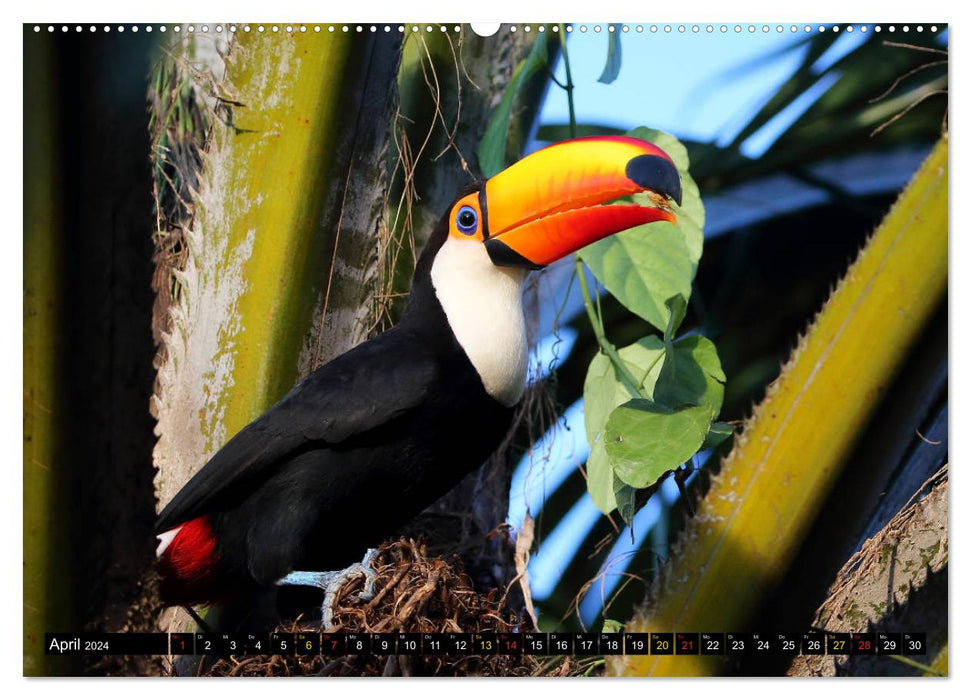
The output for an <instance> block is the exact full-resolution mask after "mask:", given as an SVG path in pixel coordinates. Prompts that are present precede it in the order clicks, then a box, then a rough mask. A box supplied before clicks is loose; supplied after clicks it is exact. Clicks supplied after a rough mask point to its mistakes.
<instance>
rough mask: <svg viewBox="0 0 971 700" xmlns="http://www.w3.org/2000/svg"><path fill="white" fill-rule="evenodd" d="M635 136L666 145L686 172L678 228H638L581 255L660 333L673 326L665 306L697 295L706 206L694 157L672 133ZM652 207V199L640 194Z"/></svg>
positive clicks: (660, 225)
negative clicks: (691, 165) (691, 166)
mask: <svg viewBox="0 0 971 700" xmlns="http://www.w3.org/2000/svg"><path fill="white" fill-rule="evenodd" d="M628 133H629V134H630V135H631V136H634V137H636V138H640V139H643V140H645V141H650V142H652V143H655V144H657V145H658V146H660V147H661V148H662V149H664V151H665V152H666V153H667V154H668V155H670V156H671V159H672V160H673V161H674V163H675V164H676V165H677V166H678V170H679V172H680V173H681V188H682V206H680V207H678V206H677V205H675V204H673V203H672V207H673V209H674V211H675V213H676V214H677V216H678V223H677V224H670V223H667V222H655V223H651V224H646V225H644V226H638V227H636V228H632V229H629V230H627V231H624V232H622V233H619V234H617V235H614V236H610V237H609V238H605V239H603V240H601V241H598V242H597V243H594V244H592V245H589V246H587V247H586V248H584V249H583V250H581V251H580V253H579V255H580V257H581V258H583V261H584V262H585V263H586V264H587V265H588V266H589V267H590V269H591V271H592V272H593V274H594V275H595V276H596V278H597V279H598V280H600V282H601V283H602V284H603V285H604V287H606V288H607V291H609V292H610V293H611V294H612V295H613V296H614V297H616V298H617V300H618V301H619V302H620V303H621V304H623V305H624V306H626V307H627V308H628V309H630V310H631V311H632V312H634V313H635V314H637V315H638V316H640V317H641V318H643V319H644V320H646V321H647V322H648V323H650V324H651V325H653V326H654V327H655V328H657V329H658V330H659V331H662V332H663V331H664V330H665V329H666V328H667V326H668V320H669V317H670V312H669V311H668V309H667V307H666V306H665V302H666V301H667V300H668V299H670V298H671V297H673V296H675V295H677V294H680V295H681V296H683V297H684V298H685V299H688V298H690V296H691V283H692V281H693V280H694V277H695V273H696V272H697V270H698V260H699V259H700V258H701V248H702V243H703V234H702V227H703V226H704V222H705V212H704V207H703V205H702V203H701V196H700V195H699V193H698V187H697V185H695V183H694V180H692V179H691V176H690V175H689V174H688V154H687V151H686V150H685V148H684V146H682V145H681V144H680V143H679V142H678V141H677V139H675V138H674V137H673V136H671V135H669V134H665V133H664V132H661V131H656V130H654V129H647V128H644V127H640V128H637V129H634V130H633V131H630V132H628ZM633 199H634V200H635V201H639V202H642V203H644V204H648V203H649V200H648V198H647V195H634V197H633Z"/></svg>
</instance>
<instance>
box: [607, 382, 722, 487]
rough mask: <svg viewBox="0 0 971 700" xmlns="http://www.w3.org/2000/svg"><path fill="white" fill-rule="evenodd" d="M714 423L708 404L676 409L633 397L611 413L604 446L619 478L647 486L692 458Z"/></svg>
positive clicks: (625, 481)
mask: <svg viewBox="0 0 971 700" xmlns="http://www.w3.org/2000/svg"><path fill="white" fill-rule="evenodd" d="M710 425H711V409H710V408H708V407H707V406H689V407H686V408H682V409H678V410H675V409H671V408H668V407H667V406H663V405H661V404H658V403H654V402H653V401H648V400H647V399H631V400H630V401H628V402H627V403H625V404H623V405H622V406H619V407H617V408H616V409H615V410H614V412H613V413H611V414H610V418H609V419H608V420H607V428H606V430H605V431H604V448H605V449H606V452H607V456H608V457H609V459H610V464H611V466H612V467H613V469H614V473H615V474H616V475H617V477H618V478H620V479H621V480H622V481H623V482H624V483H626V484H629V485H630V486H633V487H634V488H645V487H647V486H650V485H651V484H653V483H654V482H656V481H657V480H658V479H660V478H661V476H662V475H663V474H664V473H665V472H666V471H668V470H671V469H676V468H677V467H678V466H680V465H681V464H683V463H684V462H686V461H688V460H689V459H690V458H691V456H692V455H693V454H694V453H695V452H697V451H698V448H700V447H701V445H702V443H704V441H705V436H706V435H707V434H708V427H709V426H710Z"/></svg>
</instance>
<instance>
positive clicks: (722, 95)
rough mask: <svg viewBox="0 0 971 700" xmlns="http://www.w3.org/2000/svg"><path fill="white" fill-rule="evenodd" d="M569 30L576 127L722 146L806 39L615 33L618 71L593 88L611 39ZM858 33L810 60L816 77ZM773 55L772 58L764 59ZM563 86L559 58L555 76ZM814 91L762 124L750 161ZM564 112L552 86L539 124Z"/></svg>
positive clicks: (786, 34) (565, 117)
mask: <svg viewBox="0 0 971 700" xmlns="http://www.w3.org/2000/svg"><path fill="white" fill-rule="evenodd" d="M601 26H602V27H604V29H602V30H601V32H600V33H595V32H593V31H592V30H590V29H588V31H587V32H585V33H584V32H580V31H578V30H576V29H575V30H574V31H573V32H571V33H570V38H569V39H568V44H567V48H568V51H569V54H570V66H571V70H572V73H573V82H574V84H575V88H574V104H575V107H576V113H577V120H578V122H581V123H583V122H587V123H599V124H605V125H608V126H618V127H623V128H632V127H635V126H642V125H643V126H650V127H653V128H658V129H662V130H664V131H668V132H670V133H673V134H675V135H676V136H678V137H680V138H684V139H690V140H697V141H718V142H719V143H725V142H727V141H730V140H731V138H732V137H733V136H734V135H735V134H736V133H738V130H739V129H740V128H741V127H742V125H743V124H744V123H745V122H746V121H747V120H748V119H749V118H750V117H751V116H752V115H753V114H754V113H755V111H756V110H757V109H758V108H759V107H761V106H762V104H763V102H764V100H765V99H766V98H767V97H768V96H769V95H771V94H772V92H773V91H774V90H775V89H776V88H777V87H779V85H781V84H782V82H783V81H784V80H785V79H786V78H787V77H788V76H789V75H790V74H791V73H792V71H793V69H794V68H795V67H796V66H797V65H798V64H799V62H800V60H801V59H802V56H803V47H798V48H796V49H794V50H791V51H785V49H786V48H789V47H793V46H794V45H795V44H796V43H797V42H798V41H799V40H800V39H802V38H803V37H804V36H805V35H804V33H803V32H802V31H799V32H796V33H795V34H794V33H792V32H790V31H789V29H788V27H787V28H786V30H785V31H783V32H781V33H779V32H777V31H776V29H775V27H776V25H772V26H771V27H770V31H769V32H763V31H762V29H761V25H759V26H758V27H757V30H756V32H754V33H749V32H748V26H747V25H746V26H744V27H742V31H741V32H739V33H736V32H735V31H734V25H730V26H729V31H728V32H726V33H724V34H723V33H722V32H721V31H720V26H721V25H713V31H712V33H711V34H709V33H707V32H706V31H705V27H704V26H703V27H701V29H700V31H699V32H698V33H693V32H691V31H690V29H689V28H686V31H685V32H684V33H680V32H678V31H677V28H676V27H675V28H673V29H672V31H671V32H669V33H666V32H664V31H663V28H662V27H658V28H657V29H658V30H657V32H655V33H651V32H650V29H649V27H648V26H646V25H645V27H644V31H643V32H642V33H637V32H636V31H634V30H633V29H631V30H630V31H628V32H626V33H623V34H622V35H621V50H622V56H623V58H622V66H621V70H620V75H619V77H618V78H617V80H616V81H614V82H613V83H611V84H610V85H605V84H603V83H599V82H597V78H598V77H600V73H601V71H602V70H603V67H604V62H605V60H606V56H607V46H608V41H609V39H608V33H607V31H606V29H605V27H606V25H601ZM863 38H864V35H862V34H860V33H859V32H856V33H852V34H847V33H844V34H843V35H842V36H841V37H840V38H839V39H838V40H837V41H836V43H835V44H834V45H833V47H832V48H831V49H830V50H829V51H828V52H827V53H826V54H824V55H823V56H822V57H820V59H819V60H818V61H817V63H816V65H815V66H814V68H816V69H817V70H823V69H824V68H825V67H826V66H828V65H831V64H832V63H833V62H834V61H836V60H837V59H838V58H839V57H840V56H842V55H844V54H845V53H846V52H847V51H849V50H850V49H851V48H852V47H853V46H855V45H857V44H858V43H859V42H860V41H861V40H862V39H863ZM773 53H775V54H776V56H775V58H774V59H772V60H765V57H766V56H769V55H770V54H773ZM555 73H556V76H557V78H558V79H559V80H560V81H561V82H564V81H565V76H566V74H565V70H564V66H563V62H562V60H561V61H560V62H559V65H558V66H557V69H556V71H555ZM826 87H828V84H821V85H819V86H818V87H817V89H816V90H815V91H813V92H812V93H811V94H809V95H808V96H807V98H806V99H804V100H802V101H800V102H799V103H797V104H795V105H793V106H792V108H791V109H790V110H787V112H786V113H785V114H783V115H780V118H779V119H778V120H775V121H774V122H772V123H770V124H768V125H766V127H765V128H764V129H763V130H762V131H761V132H760V133H758V134H755V135H754V136H753V137H751V138H750V139H749V140H748V141H746V143H745V144H744V146H743V152H745V153H746V154H747V155H751V156H758V155H760V154H761V153H762V152H763V151H764V150H765V149H766V148H767V147H768V146H769V145H771V143H772V141H774V140H775V138H776V137H778V135H779V134H780V133H781V131H782V130H784V129H785V127H787V126H788V125H789V124H791V123H792V121H793V120H795V119H796V117H798V116H799V115H800V114H801V113H802V112H804V111H805V110H806V109H808V108H809V106H810V105H811V104H812V102H813V101H814V100H815V99H817V98H818V97H819V95H820V94H822V93H823V92H824V91H825V88H826ZM568 121H569V111H568V106H567V98H566V92H565V91H563V90H561V89H559V88H557V87H556V86H553V87H551V89H550V92H549V95H548V96H547V100H546V103H545V104H544V106H543V109H542V111H541V114H540V123H543V124H549V123H567V122H568Z"/></svg>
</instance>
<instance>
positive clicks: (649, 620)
mask: <svg viewBox="0 0 971 700" xmlns="http://www.w3.org/2000/svg"><path fill="white" fill-rule="evenodd" d="M28 11H29V8H28ZM786 12H787V10H786V8H785V7H776V8H774V9H773V11H772V12H771V18H775V19H776V20H779V19H784V18H785V15H786ZM199 14H200V15H204V14H206V13H205V12H200V13H199ZM397 14H399V15H401V16H402V17H403V16H405V15H407V14H408V12H406V11H404V10H402V11H401V12H399V13H397ZM598 14H609V13H606V12H600V13H598ZM718 14H719V16H724V15H725V14H726V13H725V12H719V13H718ZM729 14H730V13H729ZM444 18H447V17H443V19H444ZM224 19H227V20H228V19H230V17H229V16H226V17H224ZM239 19H240V20H242V19H245V17H240V18H239ZM391 19H393V17H391ZM561 19H562V18H561ZM567 19H568V18H567ZM614 19H624V17H623V16H617V17H615V18H614ZM713 19H715V18H714V17H713ZM858 19H866V17H858ZM928 19H931V20H934V19H946V18H945V17H929V18H928ZM22 34H23V36H22V39H23V71H24V75H23V77H24V80H23V90H24V93H23V185H24V188H23V189H24V197H23V250H24V255H23V324H24V325H23V330H24V332H23V351H24V352H23V387H24V404H23V425H24V428H23V528H24V533H23V550H24V551H23V567H24V568H23V576H24V579H23V581H24V583H23V610H24V613H23V649H24V656H23V674H24V675H25V676H65V675H83V676H155V677H164V678H168V677H173V676H192V677H196V676H217V677H224V676H245V677H270V676H272V677H278V676H315V677H349V676H354V677H399V678H401V677H407V678H413V677H429V676H434V677H456V676H462V677H467V676H478V677H482V676H488V677H561V678H563V677H565V678H581V677H601V676H627V677H647V676H676V677H709V676H723V677H724V676H732V677H737V676H747V677H752V676H757V677H767V676H768V677H808V676H853V677H864V676H947V675H948V663H947V659H948V638H949V636H948V616H949V611H948V571H949V569H948V542H949V538H948V535H949V530H948V522H949V519H948V518H949V513H948V503H949V500H948V467H949V457H948V444H949V443H948V440H949V433H948V409H949V403H948V402H949V398H948V397H949V394H948V381H949V371H948V367H949V365H948V343H949V320H948V283H949V277H948V250H949V237H948V221H949V219H948V211H949V200H948V192H949V187H948V183H949V181H948V165H949V111H948V105H949V101H950V93H949V29H948V24H947V23H946V22H933V21H930V22H911V23H896V24H895V23H886V22H853V23H818V22H817V23H810V24H807V23H806V22H792V21H789V22H786V21H781V22H780V21H773V22H769V23H767V22H752V21H746V22H744V23H727V22H722V21H718V22H716V21H711V22H684V23H678V22H673V23H672V22H650V21H646V22H645V21H642V22H631V23H625V22H622V21H621V22H586V23H584V22H543V23H496V24H468V23H463V22H448V23H442V22H425V23H399V22H390V23H383V22H381V23H379V22H364V23H353V22H350V23H347V22H340V23H327V22H289V23H272V22H265V23H260V22H245V21H223V22H188V21H187V22H167V23H157V22H156V23H145V22H142V23H118V22H107V23H106V22H99V23H63V22H62V23H50V22H45V23H38V22H30V21H29V20H28V21H27V23H25V24H24V25H23V27H22ZM638 690H639V688H638Z"/></svg>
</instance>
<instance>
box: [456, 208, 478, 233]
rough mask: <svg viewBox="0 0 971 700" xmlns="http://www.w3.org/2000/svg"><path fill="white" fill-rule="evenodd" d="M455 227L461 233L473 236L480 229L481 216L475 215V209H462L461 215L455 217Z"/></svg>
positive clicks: (460, 210)
mask: <svg viewBox="0 0 971 700" xmlns="http://www.w3.org/2000/svg"><path fill="white" fill-rule="evenodd" d="M455 225H456V226H457V227H458V229H459V231H460V232H461V233H464V234H465V235H466V236H471V235H472V234H474V233H475V232H476V231H477V230H478V229H479V215H478V214H476V213H475V209H473V208H472V207H469V206H465V207H462V208H461V209H459V213H458V214H456V215H455Z"/></svg>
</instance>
